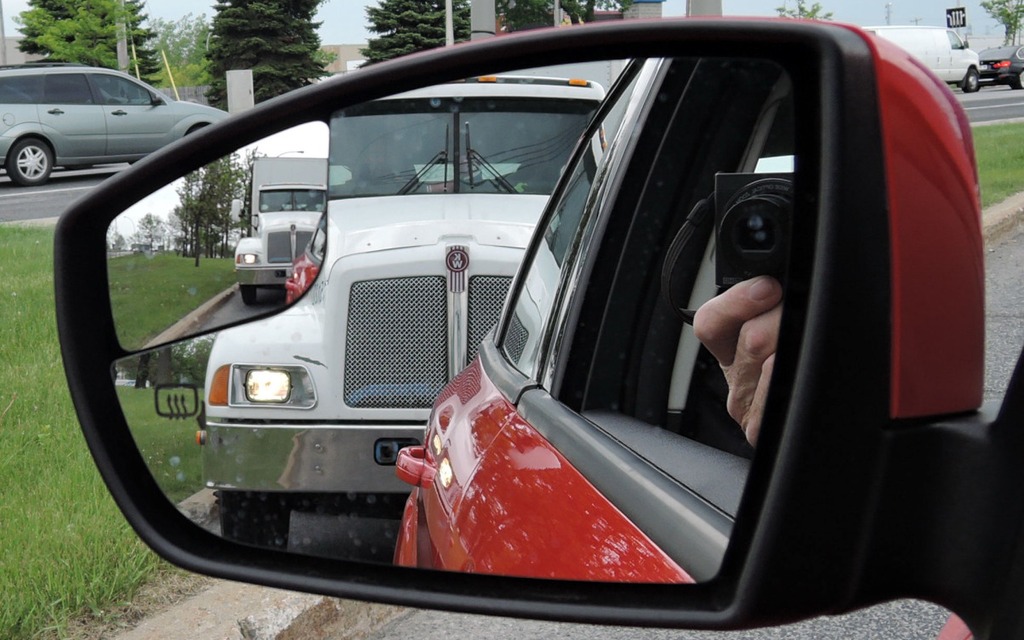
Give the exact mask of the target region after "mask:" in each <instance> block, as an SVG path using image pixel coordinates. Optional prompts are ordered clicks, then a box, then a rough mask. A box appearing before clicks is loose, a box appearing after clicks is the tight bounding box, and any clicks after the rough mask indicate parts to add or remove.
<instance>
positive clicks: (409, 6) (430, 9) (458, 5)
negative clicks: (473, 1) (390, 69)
mask: <svg viewBox="0 0 1024 640" xmlns="http://www.w3.org/2000/svg"><path fill="white" fill-rule="evenodd" d="M444 6H445V1H444V0H380V4H379V5H378V6H371V7H367V8H366V18H367V20H368V21H369V23H370V26H369V27H368V28H369V30H370V32H372V33H375V34H377V36H378V37H376V38H371V39H370V42H369V44H368V45H367V47H366V48H365V49H363V50H362V51H361V53H362V54H363V57H364V58H366V62H367V63H368V64H370V63H374V62H382V61H384V60H390V59H391V58H397V57H399V56H404V55H408V54H410V53H415V52H417V51H425V50H427V49H434V48H436V47H443V46H444V45H445V11H444ZM452 22H453V24H454V31H455V41H456V42H460V41H462V40H469V32H470V21H469V2H468V0H452Z"/></svg>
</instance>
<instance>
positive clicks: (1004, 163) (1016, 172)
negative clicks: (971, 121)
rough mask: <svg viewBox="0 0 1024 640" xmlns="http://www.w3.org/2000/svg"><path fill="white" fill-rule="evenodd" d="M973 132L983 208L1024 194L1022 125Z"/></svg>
mask: <svg viewBox="0 0 1024 640" xmlns="http://www.w3.org/2000/svg"><path fill="white" fill-rule="evenodd" d="M972 131H973V133H974V150H975V155H976V156H977V158H978V179H979V182H981V204H982V206H983V207H989V206H991V205H993V204H996V203H999V202H1002V201H1003V200H1005V199H1006V198H1008V197H1010V196H1012V195H1014V194H1016V193H1020V192H1022V191H1024V145H1021V140H1022V139H1024V124H1020V123H1014V124H994V125H988V126H984V127H974V128H973V130H972Z"/></svg>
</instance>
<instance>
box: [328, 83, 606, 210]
mask: <svg viewBox="0 0 1024 640" xmlns="http://www.w3.org/2000/svg"><path fill="white" fill-rule="evenodd" d="M596 106H597V103H596V102H595V101H592V100H565V99H544V98H410V99H398V100H383V101H378V102H370V103H367V104H362V105H358V106H356V107H352V108H349V109H346V110H344V111H339V112H338V113H336V114H334V116H333V118H332V119H331V145H330V159H329V164H330V175H329V178H328V179H329V182H330V198H331V199H332V200H333V199H340V198H352V197H361V196H385V195H405V194H410V193H514V194H539V195H549V194H550V193H551V191H552V190H553V189H554V186H555V182H556V181H557V180H558V176H559V174H560V173H561V171H562V167H563V166H564V165H565V163H566V162H567V161H568V158H569V153H570V151H571V150H572V148H573V145H574V144H575V143H576V140H577V138H579V136H580V134H582V133H583V129H584V127H586V124H587V122H588V120H589V119H590V117H591V115H592V114H593V112H594V110H595V109H596Z"/></svg>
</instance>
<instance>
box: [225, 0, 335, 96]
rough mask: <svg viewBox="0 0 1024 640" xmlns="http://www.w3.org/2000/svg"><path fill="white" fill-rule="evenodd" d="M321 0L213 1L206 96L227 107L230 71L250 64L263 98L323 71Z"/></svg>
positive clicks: (303, 83) (299, 84) (255, 91)
mask: <svg viewBox="0 0 1024 640" xmlns="http://www.w3.org/2000/svg"><path fill="white" fill-rule="evenodd" d="M322 1H323V0H223V1H222V2H220V3H218V4H216V5H214V10H215V12H216V13H215V14H214V17H213V37H212V38H211V39H210V49H209V51H208V53H207V56H208V57H209V59H210V74H211V75H212V76H213V81H212V82H211V85H210V91H209V92H207V94H206V95H207V98H209V100H210V104H213V105H215V106H218V107H221V108H226V106H227V79H226V74H227V72H228V71H231V70H235V69H252V80H253V94H254V98H255V100H256V102H263V101H264V100H269V99H270V98H273V97H275V96H278V95H281V94H282V93H286V92H288V91H291V90H292V89H297V88H299V87H304V86H306V85H308V84H311V83H313V82H314V81H315V80H317V79H318V78H322V77H323V76H325V75H327V72H326V70H325V69H324V58H323V56H322V55H321V53H320V36H319V35H318V34H317V32H316V29H317V27H319V26H320V23H319V22H314V21H313V17H314V16H315V15H316V10H317V7H319V6H320V3H321V2H322Z"/></svg>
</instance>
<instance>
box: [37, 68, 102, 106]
mask: <svg viewBox="0 0 1024 640" xmlns="http://www.w3.org/2000/svg"><path fill="white" fill-rule="evenodd" d="M43 102H44V103H46V104H93V99H92V92H91V91H90V90H89V82H88V81H87V80H86V79H85V74H84V73H55V74H52V75H47V76H44V77H43Z"/></svg>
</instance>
